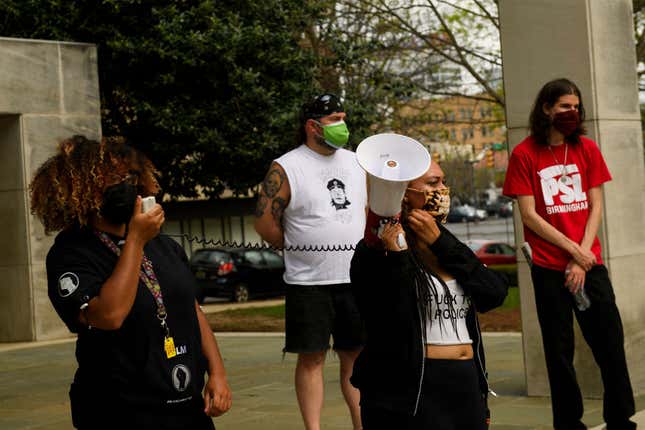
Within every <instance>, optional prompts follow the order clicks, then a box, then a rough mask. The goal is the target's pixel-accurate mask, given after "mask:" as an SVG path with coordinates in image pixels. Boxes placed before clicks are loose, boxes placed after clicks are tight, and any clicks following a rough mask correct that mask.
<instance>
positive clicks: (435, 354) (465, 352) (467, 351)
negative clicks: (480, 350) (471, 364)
mask: <svg viewBox="0 0 645 430" xmlns="http://www.w3.org/2000/svg"><path fill="white" fill-rule="evenodd" d="M426 358H437V359H441V360H469V359H471V358H473V346H472V345H471V344H465V345H426Z"/></svg>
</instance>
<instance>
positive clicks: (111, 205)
mask: <svg viewBox="0 0 645 430" xmlns="http://www.w3.org/2000/svg"><path fill="white" fill-rule="evenodd" d="M136 200H137V186H136V185H133V184H129V183H128V182H126V181H123V182H121V183H119V184H116V185H112V186H109V187H108V188H106V189H105V191H104V192H103V206H102V207H101V216H102V217H103V218H105V219H106V220H107V221H108V222H109V223H110V224H115V225H121V224H126V223H128V222H129V221H130V218H132V212H134V203H135V201H136Z"/></svg>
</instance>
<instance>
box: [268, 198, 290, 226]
mask: <svg viewBox="0 0 645 430" xmlns="http://www.w3.org/2000/svg"><path fill="white" fill-rule="evenodd" d="M285 207H287V202H286V201H285V200H284V199H283V198H282V197H276V198H275V199H273V201H272V202H271V214H273V219H274V220H275V222H276V223H277V224H278V225H282V214H283V213H284V208H285Z"/></svg>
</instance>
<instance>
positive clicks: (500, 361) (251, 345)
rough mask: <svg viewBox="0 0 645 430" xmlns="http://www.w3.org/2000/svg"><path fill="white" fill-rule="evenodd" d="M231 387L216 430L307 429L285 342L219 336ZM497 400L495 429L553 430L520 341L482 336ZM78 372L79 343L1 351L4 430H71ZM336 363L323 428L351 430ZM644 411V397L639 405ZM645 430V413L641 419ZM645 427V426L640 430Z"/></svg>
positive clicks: (597, 407) (593, 407) (596, 411)
mask: <svg viewBox="0 0 645 430" xmlns="http://www.w3.org/2000/svg"><path fill="white" fill-rule="evenodd" d="M217 337H218V342H219V345H220V349H221V350H222V354H223V356H224V360H225V365H226V368H227V371H228V375H229V376H228V377H229V382H230V384H231V387H232V389H233V397H234V400H233V401H234V404H233V408H232V409H231V411H229V412H228V413H227V414H226V415H224V416H223V417H220V418H217V419H216V420H215V423H216V425H217V428H218V430H226V429H234V430H260V429H262V430H265V429H278V430H296V429H302V428H303V426H302V421H301V418H300V413H299V411H298V407H297V402H296V397H295V392H294V389H293V369H294V366H295V357H294V356H292V355H287V356H286V357H285V359H284V360H283V359H282V353H281V349H282V346H283V342H284V338H283V337H282V335H262V334H219V335H218V336H217ZM485 342H486V349H487V354H488V363H489V374H490V382H491V385H492V387H493V389H494V390H495V391H496V392H497V393H498V394H499V397H497V398H492V399H491V402H490V406H491V410H492V423H493V424H492V426H491V429H493V430H529V429H531V430H533V429H549V428H551V426H550V424H551V412H550V407H549V399H548V398H540V397H526V396H525V392H526V388H525V380H524V372H523V368H522V362H523V360H522V355H521V337H520V335H519V334H491V335H485ZM75 368H76V365H75V361H74V343H73V342H72V341H63V342H60V341H57V342H50V343H38V344H31V345H20V344H18V345H6V344H5V345H0V429H2V430H27V429H38V430H45V429H47V430H63V429H65V430H67V429H70V428H71V422H70V417H69V400H68V397H67V392H68V389H69V384H70V381H71V379H72V376H73V373H74V370H75ZM338 373H339V363H338V360H337V359H336V357H334V356H333V355H330V356H329V357H328V360H327V363H326V368H325V380H326V382H325V407H324V410H323V418H322V428H323V429H329V430H336V429H338V430H340V429H349V428H350V427H351V425H350V419H349V413H348V412H347V409H346V407H345V405H344V402H343V399H342V395H341V393H340V388H339V378H338ZM636 403H637V409H638V410H642V409H645V396H640V397H638V398H637V402H636ZM601 409H602V401H601V400H587V401H585V410H586V413H585V417H584V420H585V422H586V423H587V425H589V427H590V428H594V426H598V425H600V424H601V422H602V411H601ZM638 418H639V421H640V422H639V424H640V425H641V426H645V413H641V414H639V415H638ZM643 428H645V427H643Z"/></svg>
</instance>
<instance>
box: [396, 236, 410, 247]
mask: <svg viewBox="0 0 645 430" xmlns="http://www.w3.org/2000/svg"><path fill="white" fill-rule="evenodd" d="M396 244H397V245H399V248H401V249H407V248H408V244H407V242H406V241H405V236H403V233H399V235H398V236H397V237H396Z"/></svg>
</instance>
